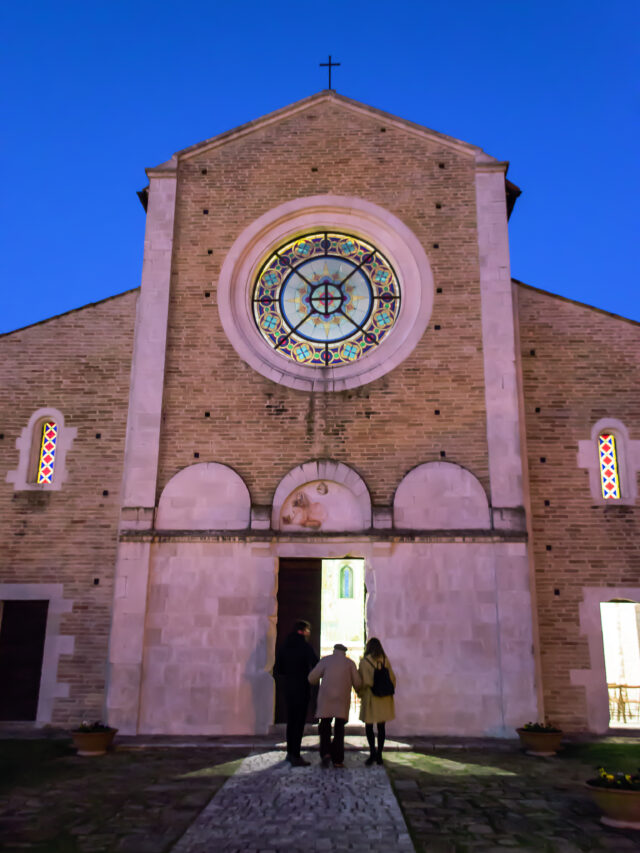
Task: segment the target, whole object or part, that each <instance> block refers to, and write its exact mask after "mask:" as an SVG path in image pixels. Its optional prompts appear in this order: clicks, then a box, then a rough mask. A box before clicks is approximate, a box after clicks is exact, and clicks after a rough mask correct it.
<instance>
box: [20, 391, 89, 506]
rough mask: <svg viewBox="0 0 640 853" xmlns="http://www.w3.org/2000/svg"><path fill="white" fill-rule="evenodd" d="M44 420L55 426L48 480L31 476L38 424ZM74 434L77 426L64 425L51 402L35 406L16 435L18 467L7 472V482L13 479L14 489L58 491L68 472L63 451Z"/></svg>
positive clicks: (36, 452) (41, 423) (33, 468)
mask: <svg viewBox="0 0 640 853" xmlns="http://www.w3.org/2000/svg"><path fill="white" fill-rule="evenodd" d="M47 420H51V421H54V422H55V423H56V424H57V427H58V435H57V439H56V451H55V465H54V469H53V477H52V482H51V483H36V482H35V477H34V472H35V465H36V458H37V456H38V451H39V449H40V437H41V433H42V425H43V424H44V423H45V421H47ZM77 435H78V429H77V427H68V426H65V422H64V415H63V414H62V412H61V411H60V410H59V409H54V408H53V407H52V406H44V407H43V408H41V409H37V410H36V411H35V412H34V413H33V414H32V415H31V417H30V418H29V423H28V424H27V425H26V427H24V429H23V430H22V432H21V433H20V436H19V437H18V438H17V439H16V448H17V449H18V451H19V452H20V456H19V458H18V467H17V468H16V469H15V470H14V471H9V472H8V473H7V477H6V481H7V483H13V487H14V489H16V490H20V491H30V490H33V491H50V492H56V491H59V490H60V489H61V488H62V484H63V483H64V481H65V480H66V479H67V477H68V476H69V472H68V470H67V466H66V459H67V452H68V451H69V450H70V449H71V445H72V444H73V442H74V439H75V438H76V436H77Z"/></svg>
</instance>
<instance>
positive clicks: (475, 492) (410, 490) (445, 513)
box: [393, 462, 491, 530]
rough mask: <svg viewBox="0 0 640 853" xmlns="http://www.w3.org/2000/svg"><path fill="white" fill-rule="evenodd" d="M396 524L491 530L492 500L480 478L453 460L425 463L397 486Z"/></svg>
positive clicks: (419, 528)
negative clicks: (490, 502)
mask: <svg viewBox="0 0 640 853" xmlns="http://www.w3.org/2000/svg"><path fill="white" fill-rule="evenodd" d="M393 518H394V525H395V527H398V528H400V529H403V528H404V529H406V530H477V529H479V530H488V529H490V528H491V518H490V513H489V502H488V500H487V495H486V494H485V491H484V489H483V487H482V484H481V483H480V481H479V480H478V479H477V478H476V477H475V476H474V475H473V474H472V473H471V472H470V471H467V470H466V468H463V467H462V466H460V465H456V464H455V463H453V462H425V463H424V464H422V465H418V466H417V467H416V468H413V469H412V470H411V471H409V473H408V474H407V475H406V476H405V477H404V479H403V480H402V481H401V483H400V485H399V486H398V488H397V489H396V494H395V497H394V500H393Z"/></svg>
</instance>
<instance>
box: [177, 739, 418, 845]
mask: <svg viewBox="0 0 640 853" xmlns="http://www.w3.org/2000/svg"><path fill="white" fill-rule="evenodd" d="M317 761H318V759H317V756H316V755H312V765H311V766H310V767H295V768H294V767H291V766H290V765H289V764H288V763H286V762H285V761H283V754H282V752H267V753H263V754H261V755H251V756H249V757H248V758H245V759H244V761H243V762H242V764H241V765H240V767H239V769H238V770H237V771H236V773H235V775H234V776H233V777H232V778H231V779H229V781H228V782H227V784H226V785H225V786H224V788H222V789H221V790H220V791H218V793H217V794H216V795H215V797H214V798H213V799H212V800H211V802H210V803H209V805H208V806H207V807H206V808H205V809H204V810H203V811H202V812H201V814H200V816H199V817H198V818H197V820H196V821H195V822H194V823H193V825H192V826H191V827H190V828H189V829H188V830H187V832H186V833H185V835H184V836H183V837H182V839H181V840H180V841H179V842H178V843H177V844H176V846H175V847H174V848H173V851H172V853H212V851H216V853H222V851H225V853H227V851H228V852H229V853H231V851H238V853H280V851H283V852H284V851H286V853H298V851H300V853H302V851H304V853H315V851H342V850H345V851H346V850H350V851H361V853H365V851H367V853H391V851H397V852H398V853H404V851H406V853H409V851H413V849H414V848H413V844H412V843H411V840H410V837H409V832H408V830H407V827H406V824H405V822H404V818H403V816H402V813H401V811H400V807H399V806H398V803H397V801H396V798H395V796H394V793H393V791H392V789H391V785H390V784H389V780H388V777H387V774H386V773H385V771H384V768H382V767H377V766H374V767H365V766H364V764H363V757H362V754H355V755H350V754H347V757H346V759H345V765H346V766H345V768H344V769H334V768H329V769H323V768H321V767H320V765H319V764H318V763H317Z"/></svg>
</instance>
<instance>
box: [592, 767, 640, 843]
mask: <svg viewBox="0 0 640 853" xmlns="http://www.w3.org/2000/svg"><path fill="white" fill-rule="evenodd" d="M586 785H587V788H588V789H589V792H590V793H591V797H592V798H593V800H594V802H595V804H596V805H597V806H598V808H599V809H600V811H602V812H604V814H603V815H602V817H601V818H600V821H601V822H602V823H605V824H606V825H607V826H615V827H618V828H619V829H640V770H638V773H635V774H631V773H620V772H614V773H610V772H609V771H607V770H605V769H604V767H598V775H597V777H596V778H595V779H588V780H587V782H586Z"/></svg>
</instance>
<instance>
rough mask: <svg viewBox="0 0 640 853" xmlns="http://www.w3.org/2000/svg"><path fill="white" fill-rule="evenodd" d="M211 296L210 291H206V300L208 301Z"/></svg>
mask: <svg viewBox="0 0 640 853" xmlns="http://www.w3.org/2000/svg"><path fill="white" fill-rule="evenodd" d="M210 296H211V294H210V293H209V291H208V290H205V292H204V298H205V299H208V298H209V297H210Z"/></svg>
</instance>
